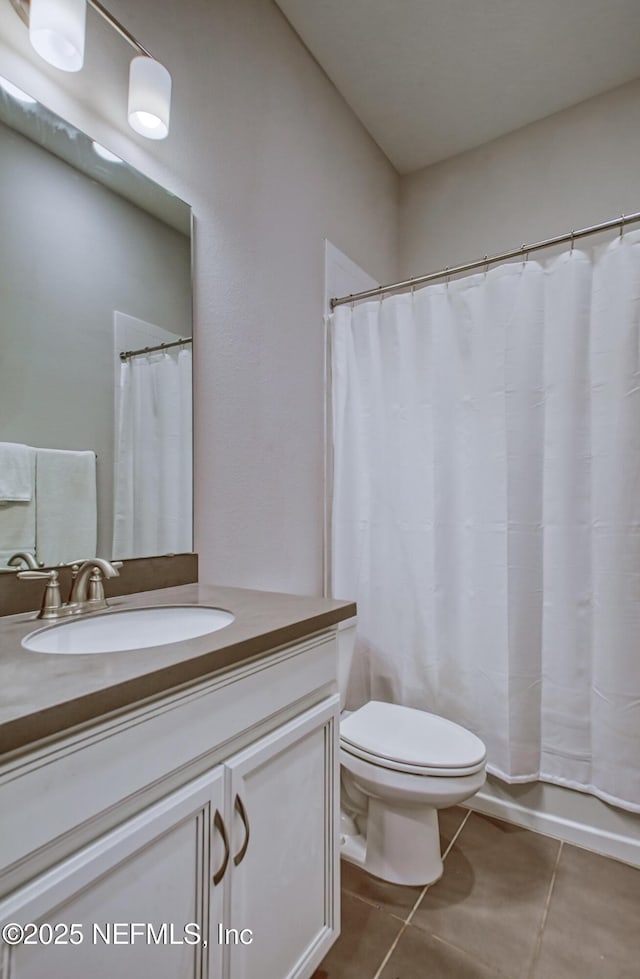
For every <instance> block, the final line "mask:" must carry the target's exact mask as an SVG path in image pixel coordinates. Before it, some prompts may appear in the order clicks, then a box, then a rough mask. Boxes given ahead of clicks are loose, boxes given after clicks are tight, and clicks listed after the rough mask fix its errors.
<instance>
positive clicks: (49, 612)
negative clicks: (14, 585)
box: [18, 568, 62, 619]
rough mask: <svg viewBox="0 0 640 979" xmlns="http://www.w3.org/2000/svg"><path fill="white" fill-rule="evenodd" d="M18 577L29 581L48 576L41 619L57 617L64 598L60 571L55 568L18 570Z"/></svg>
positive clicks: (40, 613)
mask: <svg viewBox="0 0 640 979" xmlns="http://www.w3.org/2000/svg"><path fill="white" fill-rule="evenodd" d="M18 578H22V579H26V580H27V581H29V580H31V581H33V580H34V579H42V578H47V579H48V580H47V587H46V588H45V590H44V596H43V598H42V606H41V608H40V611H39V613H38V618H39V619H56V618H58V615H59V614H60V609H61V608H62V598H61V597H60V582H59V581H58V572H57V571H56V569H55V568H54V569H53V570H52V571H18Z"/></svg>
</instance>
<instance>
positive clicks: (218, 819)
mask: <svg viewBox="0 0 640 979" xmlns="http://www.w3.org/2000/svg"><path fill="white" fill-rule="evenodd" d="M213 825H214V828H215V829H217V830H218V832H219V833H220V836H221V837H222V842H223V844H224V857H223V858H222V863H221V864H220V866H219V867H218V869H217V870H216V872H215V874H214V875H213V883H214V884H219V883H220V881H221V880H222V878H223V877H224V872H225V870H226V869H227V864H228V863H229V854H230V852H231V851H230V849H229V837H228V836H227V831H226V829H225V825H224V822H223V819H222V816H221V815H220V813H219V812H218V810H217V809H216V814H215V816H214V817H213Z"/></svg>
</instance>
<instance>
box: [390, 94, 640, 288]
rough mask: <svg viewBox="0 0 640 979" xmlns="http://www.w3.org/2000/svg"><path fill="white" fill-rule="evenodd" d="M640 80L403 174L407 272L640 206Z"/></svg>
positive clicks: (402, 257)
mask: <svg viewBox="0 0 640 979" xmlns="http://www.w3.org/2000/svg"><path fill="white" fill-rule="evenodd" d="M639 160H640V81H636V82H633V83H631V84H629V85H624V86H621V87H620V88H617V89H614V90H613V91H611V92H609V93H606V94H605V95H602V96H599V97H598V98H594V99H589V100H588V101H587V102H582V103H581V104H580V105H578V106H575V107H574V108H571V109H567V110H565V111H564V112H558V113H556V114H555V115H553V116H548V117H547V118H546V119H543V120H541V121H540V122H536V123H533V124H532V125H530V126H525V127H524V128H523V129H519V130H517V131H515V132H513V133H509V134H508V135H507V136H503V137H501V138H500V139H496V140H493V141H492V142H491V143H486V144H485V145H484V146H480V147H478V148H477V149H474V150H470V151H469V152H467V153H462V154H460V156H456V157H453V158H451V159H449V160H445V161H444V162H442V163H438V164H435V165H434V166H431V167H427V168H426V169H424V170H420V171H418V172H417V173H415V174H412V175H410V176H408V177H404V178H403V180H402V185H401V204H400V252H399V274H400V275H401V276H403V277H404V276H405V275H406V276H411V275H420V274H423V273H426V272H431V271H435V270H437V269H441V268H444V267H445V266H453V265H456V264H459V263H463V262H466V261H473V260H475V259H477V258H481V257H482V256H483V255H485V254H492V253H494V254H495V253H498V252H500V251H507V250H511V249H513V248H517V247H519V246H520V245H521V244H522V243H523V242H531V241H536V240H541V239H543V238H548V237H551V236H553V235H556V234H563V233H564V232H566V231H570V230H571V229H572V228H580V227H585V226H587V225H590V224H595V223H597V222H599V221H606V220H608V219H609V218H612V217H614V216H616V215H618V214H622V213H627V214H628V213H631V212H633V211H639V210H640V168H639V166H638V161H639Z"/></svg>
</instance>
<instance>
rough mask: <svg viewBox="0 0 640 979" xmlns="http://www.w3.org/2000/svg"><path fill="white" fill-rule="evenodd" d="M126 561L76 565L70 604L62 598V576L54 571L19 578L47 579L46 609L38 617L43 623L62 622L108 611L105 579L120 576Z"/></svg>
mask: <svg viewBox="0 0 640 979" xmlns="http://www.w3.org/2000/svg"><path fill="white" fill-rule="evenodd" d="M121 567H122V561H113V562H111V561H105V559H104V558H101V557H94V558H91V559H90V560H89V561H84V562H83V563H82V564H81V565H80V567H78V566H77V565H74V568H73V571H72V575H73V579H72V581H73V583H72V586H71V594H70V596H69V601H68V602H63V601H62V599H61V597H60V585H59V582H58V572H57V570H56V569H55V568H54V569H53V570H52V571H18V578H23V579H26V580H33V579H34V578H41V579H44V578H46V579H47V587H46V588H45V593H44V597H43V600H42V607H41V609H40V612H39V613H38V618H39V619H61V618H63V617H65V616H67V615H81V614H82V613H83V612H97V611H98V610H99V609H103V608H107V601H106V599H105V597H104V587H103V584H102V582H103V577H104V578H115V577H116V576H117V575H119V574H120V572H119V570H118V569H119V568H121Z"/></svg>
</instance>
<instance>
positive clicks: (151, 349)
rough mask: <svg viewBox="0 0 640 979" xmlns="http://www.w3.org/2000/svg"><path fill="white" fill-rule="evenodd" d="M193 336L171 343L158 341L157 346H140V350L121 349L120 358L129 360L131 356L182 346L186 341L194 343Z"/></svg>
mask: <svg viewBox="0 0 640 979" xmlns="http://www.w3.org/2000/svg"><path fill="white" fill-rule="evenodd" d="M192 342H193V337H180V339H179V340H173V341H172V342H171V343H158V344H156V346H155V347H140V349H139V350H121V351H120V360H128V359H129V357H137V356H138V354H151V353H153V352H154V351H155V350H168V349H169V347H181V346H182V345H183V344H185V343H192Z"/></svg>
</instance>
